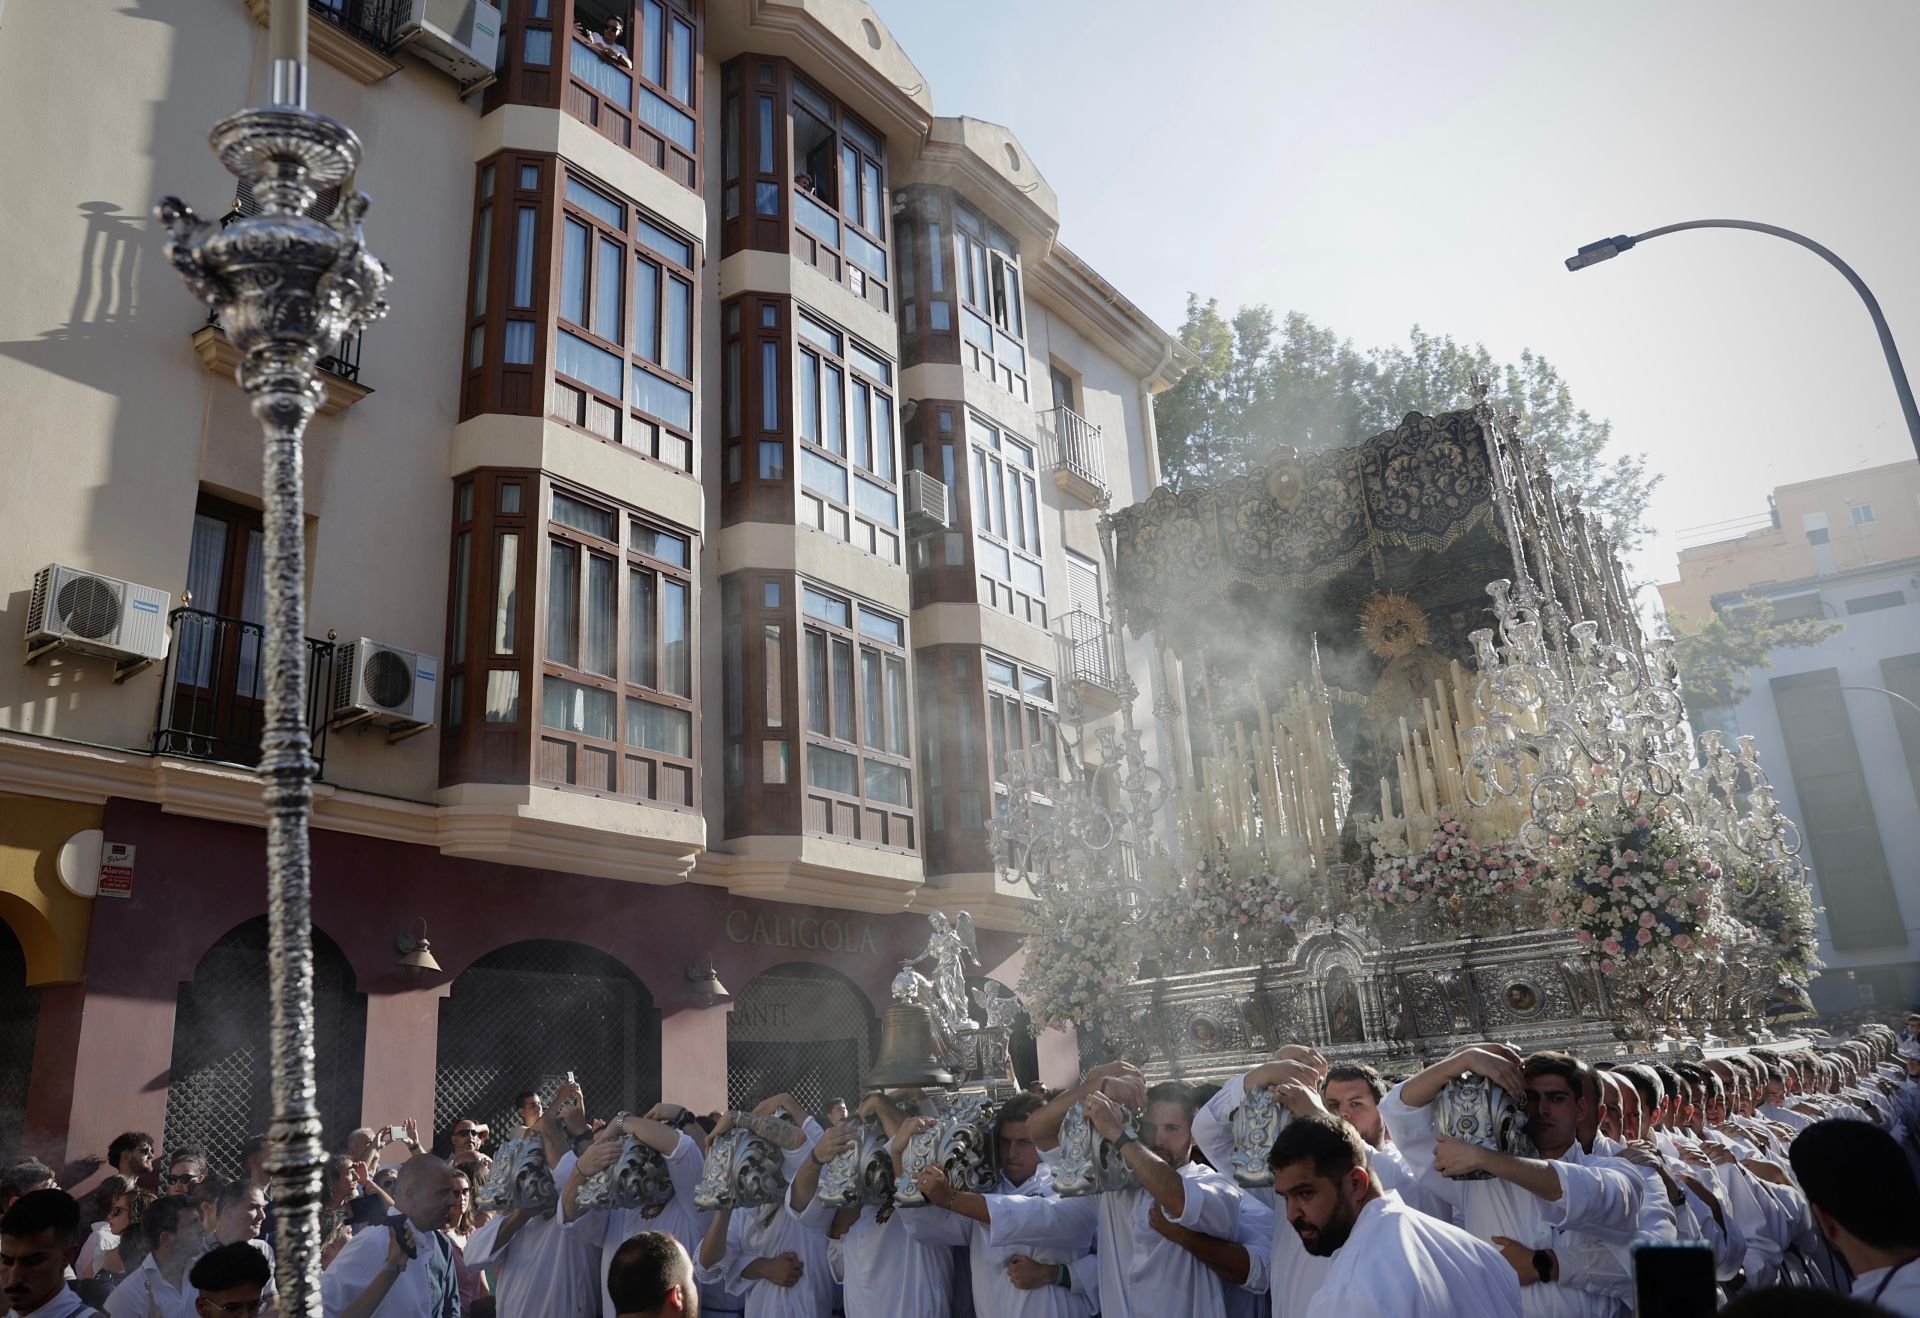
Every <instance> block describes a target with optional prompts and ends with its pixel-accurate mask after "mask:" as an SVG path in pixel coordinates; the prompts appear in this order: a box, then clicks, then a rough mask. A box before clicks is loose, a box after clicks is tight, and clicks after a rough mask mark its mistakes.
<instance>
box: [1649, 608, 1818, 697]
mask: <svg viewBox="0 0 1920 1318" xmlns="http://www.w3.org/2000/svg"><path fill="white" fill-rule="evenodd" d="M1668 621H1669V623H1670V625H1671V626H1672V628H1673V658H1674V662H1675V663H1676V664H1678V665H1679V667H1680V698H1681V700H1682V701H1684V702H1685V703H1686V706H1687V717H1688V718H1689V719H1690V720H1692V722H1693V725H1694V726H1695V727H1696V728H1699V727H1711V726H1712V722H1713V720H1712V718H1711V711H1715V710H1726V709H1731V708H1732V707H1733V706H1735V705H1737V704H1739V703H1740V702H1741V701H1742V700H1745V699H1746V698H1747V696H1748V694H1749V693H1750V692H1752V690H1753V684H1752V682H1751V681H1750V680H1749V678H1750V676H1751V675H1752V673H1753V671H1754V670H1755V669H1757V668H1771V667H1773V652H1774V651H1775V650H1778V649H1785V648H1788V647H1796V646H1802V645H1818V644H1820V642H1822V641H1824V640H1826V639H1827V637H1829V636H1831V635H1833V634H1834V633H1835V632H1837V631H1839V630H1840V624H1839V623H1837V622H1826V621H1824V620H1822V619H1819V618H1788V619H1784V620H1783V619H1777V618H1775V617H1774V616H1773V602H1772V601H1771V600H1765V599H1753V598H1747V599H1744V600H1742V601H1741V603H1740V604H1739V605H1738V606H1737V607H1735V608H1730V609H1715V610H1714V611H1713V615H1712V616H1711V617H1709V618H1708V619H1707V620H1706V621H1705V622H1703V623H1702V624H1701V625H1700V626H1699V627H1697V628H1691V629H1689V626H1690V622H1691V620H1690V619H1686V618H1678V617H1675V618H1670V619H1669V620H1668Z"/></svg>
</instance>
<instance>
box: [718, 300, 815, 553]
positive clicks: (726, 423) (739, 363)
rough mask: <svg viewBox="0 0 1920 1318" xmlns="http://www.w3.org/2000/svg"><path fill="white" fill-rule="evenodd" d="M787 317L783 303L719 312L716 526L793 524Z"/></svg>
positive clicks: (730, 306)
mask: <svg viewBox="0 0 1920 1318" xmlns="http://www.w3.org/2000/svg"><path fill="white" fill-rule="evenodd" d="M792 317H793V304H792V303H791V302H789V301H788V300H787V299H786V298H783V297H768V296H763V295H756V294H743V295H741V296H739V297H735V298H730V299H729V300H728V301H727V302H725V303H724V304H722V306H721V308H720V327H721V329H720V334H721V339H720V387H721V402H720V443H719V453H720V471H719V477H720V490H721V493H720V516H721V520H722V524H723V525H729V526H730V525H732V524H734V523H735V522H779V523H783V524H791V523H792V521H793V518H794V508H795V504H794V489H795V485H796V483H797V482H796V480H795V476H794V468H795V458H794V451H793V443H792V420H793V409H792V404H791V393H792V389H793V379H792V376H793V356H792V349H791V348H790V347H789V346H788V342H787V340H788V337H789V334H790V331H791V325H792ZM769 366H771V368H772V369H771V372H769V370H768V367H769ZM769 412H771V415H769ZM769 421H771V422H772V424H771V425H769V424H768V422H769Z"/></svg>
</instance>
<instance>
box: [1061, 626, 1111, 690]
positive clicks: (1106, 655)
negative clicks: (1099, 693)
mask: <svg viewBox="0 0 1920 1318" xmlns="http://www.w3.org/2000/svg"><path fill="white" fill-rule="evenodd" d="M1059 623H1060V654H1061V665H1060V666H1061V668H1062V669H1063V670H1064V671H1065V673H1066V676H1067V678H1068V680H1070V681H1074V682H1090V683H1092V684H1093V685H1094V686H1097V687H1100V688H1101V689H1103V690H1106V691H1111V690H1113V689H1114V663H1113V633H1112V632H1111V631H1110V630H1109V629H1108V627H1107V620H1106V619H1105V618H1102V617H1100V616H1099V615H1098V614H1094V613H1089V612H1087V611H1086V610H1085V609H1075V610H1074V611H1073V612H1071V613H1068V614H1066V615H1064V616H1062V617H1061V618H1060V619H1059Z"/></svg>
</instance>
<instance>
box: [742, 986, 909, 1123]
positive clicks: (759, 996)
mask: <svg viewBox="0 0 1920 1318" xmlns="http://www.w3.org/2000/svg"><path fill="white" fill-rule="evenodd" d="M874 1030H875V1024H874V1018H873V1008H872V1007H871V1006H869V1005H868V1003H867V999H866V996H865V995H864V994H862V993H861V992H860V990H859V989H857V988H855V987H854V986H853V984H852V983H851V982H849V981H848V980H846V979H845V978H843V977H842V976H840V975H838V974H836V973H835V972H833V971H831V970H827V969H825V968H824V967H819V966H806V965H789V966H776V967H774V968H773V969H771V970H766V971H762V972H761V973H760V974H758V975H756V976H754V978H753V979H752V980H751V981H750V982H749V983H748V984H747V986H746V988H745V989H743V990H742V991H741V992H740V994H739V995H738V996H737V997H736V998H735V999H734V1004H733V1011H732V1013H731V1014H730V1015H729V1016H728V1017H727V1102H728V1103H729V1104H731V1105H732V1106H734V1107H737V1108H744V1107H749V1106H751V1105H752V1104H754V1103H756V1102H758V1101H759V1100H760V1099H762V1098H764V1097H766V1096H767V1095H768V1094H769V1093H773V1092H777V1091H779V1090H786V1091H788V1092H790V1093H791V1094H792V1095H793V1096H794V1097H795V1098H796V1099H798V1100H799V1101H800V1102H801V1103H802V1104H803V1105H805V1106H806V1108H807V1110H808V1111H809V1112H812V1113H815V1114H816V1115H817V1114H818V1113H820V1112H821V1111H822V1110H824V1109H825V1107H826V1105H827V1101H828V1100H829V1099H834V1098H844V1099H846V1100H847V1102H849V1103H852V1104H858V1103H859V1101H860V1093H861V1089H860V1078H861V1077H862V1076H864V1075H865V1074H866V1073H867V1070H868V1068H869V1067H870V1066H871V1065H872V1058H873V1048H874V1038H873V1036H874Z"/></svg>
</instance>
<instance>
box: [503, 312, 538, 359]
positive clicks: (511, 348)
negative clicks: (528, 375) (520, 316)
mask: <svg viewBox="0 0 1920 1318" xmlns="http://www.w3.org/2000/svg"><path fill="white" fill-rule="evenodd" d="M502 360H503V361H505V362H506V364H507V365H509V366H531V365H533V322H532V321H530V320H510V321H508V322H507V337H506V347H505V351H504V353H503V354H502Z"/></svg>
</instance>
